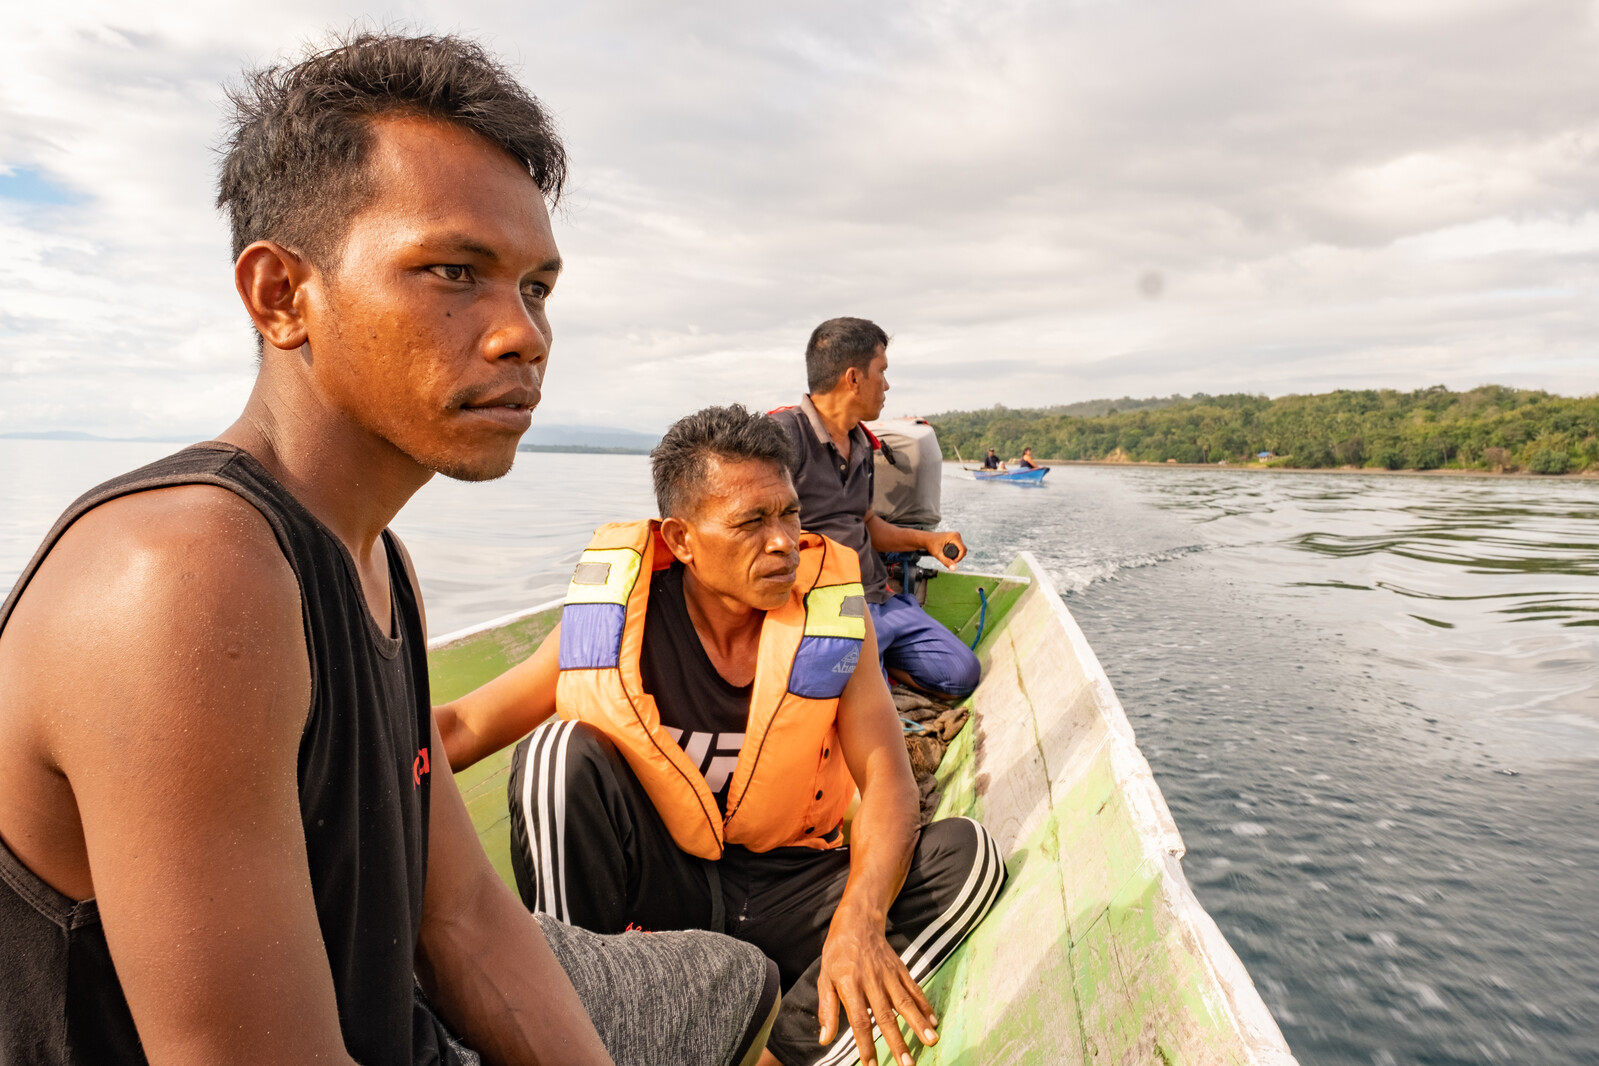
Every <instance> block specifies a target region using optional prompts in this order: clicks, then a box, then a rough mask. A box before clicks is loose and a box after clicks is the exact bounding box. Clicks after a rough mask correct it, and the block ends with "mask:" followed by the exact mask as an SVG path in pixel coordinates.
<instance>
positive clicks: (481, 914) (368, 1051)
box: [0, 36, 767, 1066]
mask: <svg viewBox="0 0 1599 1066" xmlns="http://www.w3.org/2000/svg"><path fill="white" fill-rule="evenodd" d="M235 99H236V100H237V102H238V105H239V109H238V115H237V119H236V123H235V126H234V129H233V131H232V138H231V143H230V146H229V147H230V150H229V152H228V155H227V158H226V160H225V162H224V164H223V173H222V181H221V189H222V195H221V202H222V203H223V204H224V205H225V206H226V207H227V208H228V209H229V212H230V214H231V218H232V222H233V236H234V252H235V255H236V264H235V268H234V280H235V282H236V285H237V288H238V291H239V294H240V296H241V298H242V300H243V302H244V305H245V308H246V310H247V311H248V312H249V314H250V317H251V319H252V321H253V322H254V325H255V328H256V330H257V331H258V333H259V334H260V338H261V340H262V342H263V343H262V359H261V363H260V369H259V373H258V376H257V379H256V383H255V389H254V392H253V393H252V395H251V397H250V400H249V403H248V405H247V406H246V408H245V410H244V412H243V414H242V415H241V416H240V417H239V419H238V420H237V421H236V422H234V423H233V425H231V426H230V427H228V428H227V429H226V430H225V431H224V432H223V433H222V434H221V435H220V436H219V437H218V438H217V440H216V441H214V442H210V443H209V444H206V445H200V446H196V448H193V449H189V450H186V451H185V452H181V453H179V454H178V455H176V456H174V457H172V458H170V459H168V460H163V461H162V462H160V463H157V464H153V465H152V466H151V467H148V468H146V469H145V470H143V471H139V472H135V473H134V474H133V475H128V476H125V477H124V478H119V479H117V480H116V481H114V482H112V483H109V484H108V485H107V486H105V487H103V488H102V489H101V490H97V491H95V492H93V493H91V494H89V495H88V496H86V497H85V498H84V499H83V500H81V501H80V502H79V504H77V505H75V506H74V508H73V509H72V510H70V511H69V512H68V513H67V515H66V516H64V518H63V521H62V522H61V523H60V524H59V525H58V526H57V528H56V529H55V530H54V531H52V533H51V535H50V537H49V538H48V539H47V541H46V542H45V545H44V546H43V547H42V548H41V550H40V553H39V554H38V555H37V556H36V557H35V559H34V561H33V563H32V564H31V565H30V566H29V568H28V570H27V571H26V572H25V573H24V574H23V576H22V578H21V579H20V580H19V582H18V583H17V586H16V588H15V589H14V590H13V592H12V593H11V595H10V597H9V598H8V599H7V600H6V603H5V606H4V608H3V609H0V748H3V750H4V751H5V752H6V773H5V774H3V775H0V959H4V960H5V965H4V966H3V967H0V970H3V972H0V1061H3V1062H6V1063H8V1064H13V1066H22V1064H25V1066H44V1064H48V1066H58V1064H60V1066H64V1064H74V1066H76V1064H83V1066H89V1064H93V1066H123V1064H134V1063H143V1062H146V1061H149V1062H156V1063H183V1064H190V1063H192V1064H214V1063H229V1064H231V1066H241V1064H257V1063H259V1064H266V1063H273V1064H281V1063H310V1062H316V1063H328V1064H335V1066H337V1064H344V1066H354V1064H355V1063H357V1062H359V1063H363V1064H365V1066H380V1064H381V1066H401V1064H404V1063H411V1062H413V1061H414V1062H417V1063H423V1062H427V1063H444V1064H447V1066H448V1064H456V1063H471V1062H476V1061H477V1055H476V1054H475V1053H474V1052H472V1051H468V1050H464V1049H462V1048H461V1047H459V1046H458V1045H456V1044H455V1043H454V1041H453V1039H452V1038H451V1037H450V1036H449V1035H448V1034H447V1033H446V1032H445V1031H444V1030H443V1029H442V1028H441V1027H440V1026H439V1024H438V1022H437V1020H436V1019H435V1016H434V1013H433V1011H434V1010H436V1012H437V1015H438V1016H439V1017H442V1018H443V1019H444V1020H445V1021H446V1022H447V1023H448V1024H449V1026H450V1028H451V1029H453V1030H454V1031H455V1032H456V1033H457V1034H459V1035H460V1036H461V1037H463V1038H464V1039H465V1041H466V1043H467V1045H469V1046H470V1047H472V1048H476V1049H477V1050H478V1051H480V1052H481V1053H482V1054H483V1056H484V1057H486V1058H488V1059H489V1060H491V1061H494V1062H505V1063H533V1062H562V1063H607V1062H609V1061H611V1060H610V1058H609V1057H608V1055H607V1052H606V1047H605V1046H604V1045H603V1044H602V1043H601V1040H600V1037H599V1034H598V1033H597V1032H596V1029H595V1026H594V1025H593V1024H591V1022H590V1019H589V1017H588V1015H587V1014H586V1013H585V1010H584V1007H583V1003H582V1002H581V1001H580V999H579V997H578V995H577V993H576V992H575V991H574V988H573V985H572V984H571V982H570V981H569V980H568V978H567V977H566V975H565V974H564V973H563V971H562V967H561V965H560V964H559V963H558V962H557V958H556V956H555V954H553V953H552V950H551V946H550V943H551V942H553V940H554V939H556V938H558V937H559V936H560V935H561V934H560V933H559V931H558V930H555V927H546V928H551V929H552V930H555V931H553V932H552V933H551V938H552V939H551V941H547V940H546V935H545V934H544V933H543V932H541V925H540V924H538V923H536V922H534V921H530V920H529V918H528V915H527V912H526V910H525V909H524V908H523V907H522V906H521V904H520V903H519V902H518V901H517V899H516V897H515V896H514V895H513V894H512V893H511V892H510V891H509V890H508V889H507V888H506V886H505V885H504V884H503V883H502V882H501V881H500V880H499V878H498V877H497V876H496V875H495V873H494V871H493V869H492V868H491V867H490V865H489V863H488V860H487V858H486V857H485V855H484V854H483V851H482V849H481V847H480V846H479V844H478V842H477V839H476V836H475V834H474V832H473V829H472V824H471V821H470V819H469V818H468V815H467V811H466V808H465V806H464V805H463V803H462V801H461V797H460V795H459V793H458V792H457V790H456V787H455V783H454V780H453V778H452V777H451V775H450V774H449V773H448V772H445V773H442V774H439V773H433V772H431V771H432V767H433V766H438V765H440V764H439V762H438V760H437V759H436V758H433V757H430V753H432V752H436V751H438V750H439V749H438V741H437V734H436V731H435V730H434V729H433V726H432V718H431V714H430V712H429V708H428V700H427V675H426V660H425V654H424V647H425V639H426V638H425V633H424V624H423V619H422V615H421V611H420V603H419V597H418V595H417V591H416V584H415V578H414V575H413V574H412V572H411V567H410V563H409V560H408V559H407V558H406V555H405V551H404V549H403V547H401V546H400V544H399V542H398V540H396V539H395V538H394V537H393V536H392V535H391V534H389V533H388V532H387V529H386V527H387V526H388V523H389V522H390V520H391V519H392V518H393V517H394V515H395V514H396V513H397V512H398V511H399V510H400V508H401V507H402V506H403V505H404V504H405V502H406V501H407V500H408V499H409V498H410V497H411V495H412V494H413V493H415V492H416V491H417V490H418V489H419V488H421V487H422V485H423V484H425V483H426V482H427V481H428V479H429V478H431V477H432V476H433V474H434V473H435V472H442V473H445V474H447V475H449V476H452V477H457V478H463V479H468V480H477V479H484V478H493V477H498V476H500V475H502V474H504V473H505V472H506V471H507V470H508V469H509V468H510V466H511V463H512V460H513V458H514V456H515V454H516V445H517V440H518V438H519V437H520V436H521V434H522V432H523V431H524V430H525V429H526V428H527V425H528V420H529V417H530V415H531V412H532V409H533V407H534V406H535V405H536V404H537V403H538V401H539V390H540V385H541V383H542V380H543V377H544V368H545V363H546V360H547V359H548V356H549V349H550V329H549V323H548V320H547V319H546V317H545V301H546V298H547V297H548V296H549V293H550V291H551V289H552V288H553V287H554V285H555V282H556V278H557V277H558V275H559V273H560V269H561V260H560V257H559V254H558V252H557V250H556V247H555V241H554V238H553V235H552V233H551V229H550V222H549V215H548V212H547V210H546V203H545V201H546V199H547V198H548V199H550V200H552V201H553V199H554V198H555V197H556V196H557V195H558V193H559V191H560V188H561V184H562V181H563V178H564V174H565V158H564V154H563V150H562V148H561V145H560V142H559V141H558V139H557V138H556V137H555V135H554V134H553V132H552V130H551V128H550V125H549V123H548V121H547V119H546V117H545V114H544V111H543V109H542V106H541V105H540V104H539V103H538V102H537V101H536V100H534V99H533V98H532V97H530V96H529V95H528V94H527V93H526V91H525V90H523V89H522V88H521V87H520V86H518V85H517V84H516V83H515V82H514V81H513V80H512V79H511V78H510V76H509V75H508V74H507V73H506V72H505V71H504V70H503V69H502V68H500V67H499V66H498V65H497V64H496V63H494V61H492V60H491V59H489V58H488V57H487V56H486V55H485V54H484V53H483V52H482V51H481V49H479V48H478V47H477V46H476V45H475V44H472V43H470V42H466V41H462V40H459V39H455V38H419V39H407V38H400V37H392V36H363V37H359V38H356V39H353V40H351V41H349V42H347V43H345V44H343V45H342V46H340V47H337V48H334V49H331V50H329V51H326V52H322V53H319V54H316V55H313V56H311V57H310V58H308V59H307V60H306V61H305V62H304V63H301V64H300V65H298V66H296V67H293V68H288V69H285V68H275V69H272V70H269V71H265V72H261V73H258V74H257V75H256V76H255V77H254V78H253V79H252V80H250V81H249V82H247V83H246V85H245V87H244V88H242V89H240V90H239V91H238V92H237V95H236V97H235ZM170 280H172V281H174V282H176V281H177V280H178V279H170ZM580 939H581V938H580ZM589 939H592V938H589ZM633 939H634V940H635V941H642V940H645V939H647V938H633ZM719 942H720V943H726V944H731V942H730V941H726V940H721V941H719ZM696 943H698V944H700V946H701V947H703V946H704V945H705V943H708V941H706V942H699V941H696ZM732 948H734V949H736V953H735V952H733V951H731V950H725V951H721V952H720V954H719V955H718V954H717V952H715V951H712V952H710V954H711V955H716V956H717V958H719V959H721V960H722V963H725V964H726V969H725V970H723V971H718V972H719V973H721V974H722V975H723V976H725V977H726V978H727V982H728V983H727V984H726V985H724V986H723V987H721V988H718V989H716V990H715V995H714V996H711V995H710V994H709V993H706V994H705V995H704V1001H703V1002H700V1001H692V1002H689V1003H685V1004H683V1005H682V1006H683V1008H684V1010H685V1011H686V1012H687V1013H688V1015H689V1018H688V1019H687V1021H686V1022H683V1023H680V1024H678V1025H677V1026H676V1027H675V1029H674V1028H671V1027H664V1028H656V1029H653V1030H652V1031H650V1032H648V1033H645V1034H643V1037H644V1038H645V1039H647V1040H648V1043H647V1044H646V1043H644V1042H643V1041H638V1042H636V1043H638V1044H639V1045H640V1046H641V1047H642V1048H643V1050H642V1051H639V1052H638V1053H637V1054H636V1055H635V1056H634V1059H635V1061H645V1060H646V1057H647V1056H651V1055H653V1054H655V1053H658V1052H659V1051H660V1049H661V1048H662V1047H668V1048H670V1047H674V1046H676V1045H674V1044H672V1042H671V1037H672V1035H673V1033H674V1032H678V1031H687V1030H690V1029H694V1028H704V1027H705V1025H706V1021H705V1019H706V1018H707V1017H712V1018H716V1017H725V1013H726V1008H727V1005H728V1004H729V1003H731V1004H734V1005H735V1006H736V1005H737V1004H741V1003H744V1002H745V1001H746V1000H747V1001H748V1004H749V1006H748V1007H747V1008H745V1010H746V1016H745V1019H744V1020H735V1031H734V1032H733V1037H734V1038H736V1037H737V1036H738V1035H739V1034H738V1032H737V1026H741V1025H744V1024H745V1020H747V1017H748V1013H749V1012H750V1011H753V1009H754V1004H755V1003H756V1002H757V1000H758V998H759V994H760V986H761V984H762V980H763V977H762V975H763V974H764V973H765V971H766V968H767V964H766V963H765V961H764V960H762V959H760V958H759V956H758V954H754V953H752V952H750V951H749V949H748V948H746V947H745V946H744V945H737V944H733V945H732ZM596 950H599V949H596ZM637 954H638V953H637V952H635V955H637ZM646 954H647V952H646ZM706 958H707V954H706V953H705V952H699V953H696V954H694V955H693V959H694V960H695V962H696V963H697V962H703V961H704V960H705V959H706ZM728 960H732V961H728ZM713 961H714V960H713ZM720 964H721V963H719V965H720ZM690 965H693V964H692V963H691V964H690ZM413 969H414V972H415V979H416V981H419V982H420V984H421V986H422V988H423V989H424V990H425V992H426V995H427V997H428V998H429V999H431V1001H432V1005H433V1007H432V1008H429V1007H428V1006H427V1005H426V1004H425V1003H419V1002H418V1001H416V997H415V991H414V983H415V982H414V981H413V977H412V973H413ZM752 982H753V984H752ZM616 998H617V999H618V1000H619V1001H618V1002H614V1003H612V1004H611V1005H610V1006H609V1008H607V1009H611V1010H617V1011H626V1010H628V1009H629V1006H630V1004H629V1002H628V1001H627V999H626V997H625V996H617V997H616ZM717 1008H721V1009H722V1014H720V1015H719V1014H718V1013H717ZM607 1028H608V1030H610V1029H614V1028H615V1027H614V1026H608V1027H607ZM663 1040H665V1043H664V1044H663V1043H662V1041H663ZM696 1046H698V1045H696ZM725 1050H726V1051H727V1052H731V1051H732V1050H733V1045H732V1042H731V1041H729V1043H728V1046H727V1048H726V1049H725ZM668 1054H669V1055H670V1054H672V1053H671V1052H668ZM723 1060H725V1055H723V1056H722V1057H721V1058H718V1057H717V1056H710V1057H709V1059H708V1061H723Z"/></svg>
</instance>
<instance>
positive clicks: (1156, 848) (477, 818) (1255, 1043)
mask: <svg viewBox="0 0 1599 1066" xmlns="http://www.w3.org/2000/svg"><path fill="white" fill-rule="evenodd" d="M979 588H982V589H983V590H984V591H985V592H986V593H987V595H988V601H989V602H988V609H987V616H986V622H985V624H984V627H983V639H982V641H981V642H980V643H979V645H978V648H977V651H978V655H979V657H980V658H981V659H982V662H983V683H982V686H981V687H980V688H979V689H978V690H977V692H976V694H975V695H974V696H973V697H972V705H973V712H974V713H973V716H972V720H971V722H970V724H968V725H967V727H966V728H965V729H964V730H963V731H962V733H961V734H960V736H959V737H957V738H956V740H955V743H954V744H953V745H952V746H951V747H950V749H949V752H948V753H947V754H946V756H945V758H944V763H943V766H942V767H941V768H940V770H939V776H940V777H941V778H942V786H943V787H942V792H943V799H942V802H941V806H940V809H939V815H940V816H941V817H943V816H951V815H969V816H971V817H973V818H976V819H977V820H979V821H981V822H982V823H983V824H984V825H985V826H986V827H987V828H988V829H989V831H990V832H991V833H993V834H994V837H995V838H996V840H998V842H999V845H1000V848H1001V849H1002V850H1003V852H1004V853H1005V855H1006V866H1007V868H1008V869H1009V871H1010V881H1009V883H1008V885H1007V886H1006V889H1005V892H1004V893H1003V894H1002V895H1001V897H1000V899H999V902H998V903H997V904H996V905H995V907H994V910H993V911H992V912H991V913H990V914H989V916H988V918H987V919H986V920H985V921H984V922H983V924H982V925H981V926H980V927H979V928H978V929H977V931H976V932H974V933H973V934H972V935H971V937H969V938H968V939H967V941H966V942H965V943H964V944H962V945H961V947H960V948H959V949H958V950H957V951H956V952H955V953H954V954H953V955H952V956H951V957H950V959H949V960H948V961H947V962H945V964H944V965H943V967H942V968H941V969H940V970H939V972H938V973H937V974H935V975H934V976H933V978H932V979H931V980H930V981H929V982H928V984H927V992H928V995H929V996H930V997H931V998H932V1001H933V1005H934V1007H935V1009H936V1010H937V1012H938V1015H939V1017H940V1019H941V1020H942V1027H941V1030H940V1031H941V1039H940V1041H939V1043H938V1044H937V1045H935V1046H933V1047H928V1048H921V1049H920V1050H919V1052H918V1054H917V1061H918V1063H920V1064H924V1066H932V1064H950V1066H955V1064H959V1066H999V1064H1006V1063H1027V1064H1031V1063H1071V1064H1076V1063H1081V1064H1085V1066H1086V1064H1090V1063H1093V1064H1099V1066H1113V1064H1114V1066H1120V1064H1124V1063H1153V1064H1161V1063H1166V1064H1171V1063H1260V1064H1268V1066H1288V1064H1292V1063H1293V1062H1294V1059H1293V1056H1292V1054H1291V1053H1290V1052H1289V1050H1288V1047H1287V1045H1286V1043H1284V1041H1283V1038H1282V1034H1281V1032H1280V1031H1279V1030H1278V1028H1277V1025H1276V1023H1275V1022H1274V1021H1273V1020H1272V1017H1271V1014H1270V1013H1269V1012H1268V1011H1267V1009H1266V1006H1265V1004H1264V1003H1262V1002H1261V999H1260V995H1259V993H1258V992H1257V991H1256V989H1255V986H1254V984H1253V983H1252V982H1251V981H1250V979H1249V975H1248V973H1247V972H1246V971H1245V970H1244V967H1243V964H1242V963H1241V962H1239V960H1238V957H1237V955H1236V954H1234V952H1233V950H1232V948H1231V947H1230V946H1229V945H1228V944H1227V942H1226V940H1225V939H1224V938H1223V937H1222V935H1221V933H1220V931H1219V930H1218V929H1217V928H1216V925H1215V923H1214V922H1213V921H1212V920H1211V919H1210V916H1209V915H1207V914H1206V913H1205V911H1204V909H1203V908H1202V907H1200V905H1199V903H1198V901H1197V900H1196V899H1195V898H1194V896H1193V893H1192V892H1191V891H1190V889H1189V886H1188V882H1187V880H1186V879H1185V878H1184V877H1183V873H1182V866H1181V862H1180V860H1181V858H1182V854H1183V845H1182V839H1181V837H1180V836H1179V834H1178V832H1177V827H1176V825H1175V824H1174V823H1173V821H1172V818H1171V814H1170V812H1169V811H1168V810H1167V808H1166V802H1165V800H1164V798H1163V797H1162V796H1161V794H1160V789H1159V788H1158V787H1157V786H1156V784H1155V780H1154V777H1153V775H1152V774H1151V773H1150V770H1149V764H1148V763H1147V762H1145V760H1144V757H1143V755H1142V754H1141V753H1140V752H1139V750H1138V745H1137V743H1136V741H1135V740H1134V738H1133V732H1132V728H1131V726H1130V725H1129V724H1128V722H1127V717H1126V715H1125V714H1124V713H1123V711H1122V708H1121V704H1120V702H1119V701H1118V700H1117V699H1116V695H1115V693H1114V692H1113V691H1112V689H1111V686H1110V682H1109V681H1108V680H1107V679H1106V677H1105V673H1104V670H1103V669H1102V668H1101V667H1100V665H1099V661H1098V659H1097V658H1095V656H1094V653H1093V651H1092V650H1091V649H1090V648H1089V646H1088V642H1087V641H1086V640H1085V639H1084V638H1083V634H1082V631H1081V630H1080V629H1078V627H1077V624H1076V622H1075V621H1073V620H1072V617H1071V615H1070V613H1069V612H1068V611H1067V610H1066V607H1065V605H1064V604H1062V602H1061V600H1060V597H1059V596H1058V595H1057V594H1056V593H1055V590H1054V589H1053V587H1051V586H1050V584H1049V580H1048V578H1047V577H1045V576H1044V574H1043V570H1042V568H1041V567H1039V566H1038V565H1037V563H1036V561H1035V560H1034V559H1033V558H1032V557H1031V556H1030V555H1029V554H1026V553H1024V554H1023V555H1021V556H1019V557H1018V558H1017V559H1016V561H1015V562H1014V563H1013V564H1012V565H1011V568H1010V570H1009V572H1008V575H1007V576H1005V577H999V576H980V575H969V574H965V575H957V574H940V575H939V576H938V577H937V578H936V579H935V580H933V581H931V582H930V583H929V584H928V600H927V609H928V611H929V613H930V614H932V615H933V616H934V617H935V618H937V619H938V620H939V621H940V622H943V623H944V624H945V625H947V626H949V628H950V629H952V630H955V631H956V632H957V633H960V634H961V635H962V636H963V637H964V638H965V639H967V640H968V641H970V640H971V638H972V637H973V636H975V635H976V630H977V625H978V621H979V617H980V614H981V612H980V610H979V595H978V589H979ZM558 614H559V607H558V605H546V606H545V607H544V608H543V609H535V610H534V611H532V612H530V613H529V614H527V615H526V616H525V617H520V618H516V619H513V620H507V621H505V622H504V623H503V624H490V625H489V626H486V627H480V629H479V630H478V631H475V632H471V633H465V634H457V635H454V636H449V637H445V638H442V639H441V640H439V641H437V642H435V647H434V648H433V650H432V652H431V653H430V665H431V672H432V682H433V695H434V699H435V700H438V701H443V700H448V699H453V698H454V697H455V696H457V695H460V694H462V693H464V692H467V691H469V690H471V689H472V688H475V687H476V686H477V685H480V684H482V683H483V682H484V681H487V680H488V679H489V678H491V677H494V676H495V675H497V674H499V673H500V672H502V671H503V670H505V669H506V668H507V667H509V666H511V665H512V664H514V663H515V662H518V661H520V660H521V659H522V658H524V657H525V656H526V655H527V654H528V653H529V652H531V650H532V649H533V647H534V646H535V645H536V644H537V642H538V641H539V640H540V639H542V637H543V635H544V634H545V633H547V632H549V630H550V628H551V627H552V626H553V625H554V624H555V621H556V620H557V617H558ZM509 759H510V753H509V751H505V752H501V753H499V754H498V755H496V756H494V757H492V758H490V759H486V760H484V761H483V762H481V763H479V764H478V765H477V766H474V767H472V768H471V769H470V770H467V771H465V772H464V773H461V774H459V775H457V780H458V781H459V783H460V785H461V789H462V792H463V793H464V794H465V796H466V800H467V805H468V807H469V809H470V810H471V812H472V818H473V822H474V823H475V824H476V826H477V828H478V833H479V836H480V837H481V838H482V840H483V845H484V848H485V849H486V850H487V851H488V853H489V856H490V858H491V859H492V860H493V862H494V864H495V867H496V869H498V870H499V871H500V873H501V876H503V877H505V879H506V880H507V882H509V881H510V880H511V873H510V860H509V832H508V821H507V818H508V816H507V813H506V798H505V782H506V777H507V774H508V772H509ZM879 1047H880V1048H881V1044H880V1045H879ZM911 1047H912V1048H913V1049H914V1048H916V1047H917V1045H916V1043H915V1042H914V1041H911Z"/></svg>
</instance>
